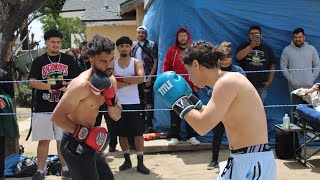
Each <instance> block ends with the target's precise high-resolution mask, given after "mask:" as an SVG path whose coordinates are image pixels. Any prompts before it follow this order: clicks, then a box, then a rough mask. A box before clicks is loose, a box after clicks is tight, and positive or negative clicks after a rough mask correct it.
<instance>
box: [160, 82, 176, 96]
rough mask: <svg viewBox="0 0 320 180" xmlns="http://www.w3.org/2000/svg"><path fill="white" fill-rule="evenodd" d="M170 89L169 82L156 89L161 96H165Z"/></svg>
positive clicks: (171, 86)
mask: <svg viewBox="0 0 320 180" xmlns="http://www.w3.org/2000/svg"><path fill="white" fill-rule="evenodd" d="M171 88H173V85H172V84H171V82H170V80H168V81H167V82H165V83H164V84H163V85H162V86H160V88H159V89H158V91H159V92H160V93H161V95H162V96H163V95H164V94H166V93H167V92H168V91H169V90H170V89H171Z"/></svg>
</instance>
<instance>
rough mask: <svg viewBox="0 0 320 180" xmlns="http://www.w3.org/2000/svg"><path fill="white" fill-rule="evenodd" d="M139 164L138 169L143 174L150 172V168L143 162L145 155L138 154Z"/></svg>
mask: <svg viewBox="0 0 320 180" xmlns="http://www.w3.org/2000/svg"><path fill="white" fill-rule="evenodd" d="M137 159H138V166H137V171H138V172H139V173H141V174H150V169H148V168H147V167H146V166H145V165H144V164H143V155H138V156H137Z"/></svg>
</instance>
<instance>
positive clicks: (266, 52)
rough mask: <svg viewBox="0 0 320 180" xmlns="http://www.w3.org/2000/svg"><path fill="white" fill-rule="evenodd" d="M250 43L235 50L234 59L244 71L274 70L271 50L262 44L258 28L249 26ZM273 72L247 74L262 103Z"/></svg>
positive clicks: (260, 32)
mask: <svg viewBox="0 0 320 180" xmlns="http://www.w3.org/2000/svg"><path fill="white" fill-rule="evenodd" d="M248 36H249V40H250V42H245V43H243V44H241V45H240V46H239V47H238V48H237V55H236V59H237V61H238V63H239V66H240V67H241V68H242V69H243V70H244V71H263V70H275V60H274V55H273V52H272V49H271V48H270V47H269V46H267V45H265V44H263V43H262V41H261V40H262V37H263V36H262V31H261V28H260V27H259V26H251V27H250V28H249V31H248ZM274 74H275V72H274V71H271V72H258V73H247V77H248V79H249V81H250V82H251V83H252V84H253V86H254V87H255V88H256V89H257V91H258V93H259V95H260V98H261V100H262V102H264V101H265V99H266V98H267V95H268V91H267V88H268V87H270V85H271V83H272V81H273V78H274Z"/></svg>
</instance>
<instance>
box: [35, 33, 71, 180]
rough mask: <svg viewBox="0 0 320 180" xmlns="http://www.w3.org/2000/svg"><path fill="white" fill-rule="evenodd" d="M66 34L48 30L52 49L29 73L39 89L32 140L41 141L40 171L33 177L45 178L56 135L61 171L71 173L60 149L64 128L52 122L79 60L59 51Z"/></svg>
mask: <svg viewBox="0 0 320 180" xmlns="http://www.w3.org/2000/svg"><path fill="white" fill-rule="evenodd" d="M62 37H63V36H62V34H61V33H60V32H59V31H57V30H49V31H47V32H46V33H45V34H44V39H45V44H46V46H47V49H48V51H47V53H45V54H43V55H42V56H39V57H37V58H36V59H35V60H34V61H33V63H32V66H31V70H30V74H29V80H30V82H29V84H30V86H31V87H32V88H35V89H36V100H35V102H36V103H35V113H36V114H34V115H33V116H32V140H33V141H39V143H38V149H37V158H38V171H37V172H36V173H35V175H34V176H33V177H32V179H33V180H38V179H39V180H40V179H44V166H45V162H46V159H47V156H48V150H49V143H50V140H53V139H55V140H56V141H57V151H58V154H59V159H60V161H61V164H62V171H61V175H62V176H64V177H68V176H69V171H68V167H67V165H66V163H65V161H64V159H63V158H62V156H61V153H60V140H61V137H62V133H63V130H62V129H61V128H60V127H58V126H56V125H54V124H53V123H52V122H51V115H52V111H53V110H54V108H55V106H56V105H57V103H58V102H59V100H60V98H61V97H62V95H63V93H64V92H65V91H66V90H67V88H66V86H67V84H68V82H67V81H68V79H72V78H74V77H75V76H76V69H75V67H76V64H75V61H74V60H73V59H72V57H71V56H69V55H66V54H64V53H60V52H59V50H60V48H61V39H62ZM64 79H66V80H64ZM33 80H42V81H33Z"/></svg>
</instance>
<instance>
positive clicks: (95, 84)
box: [89, 71, 112, 95]
mask: <svg viewBox="0 0 320 180" xmlns="http://www.w3.org/2000/svg"><path fill="white" fill-rule="evenodd" d="M89 84H90V88H91V91H92V92H93V93H94V94H95V95H99V94H101V92H102V91H103V90H105V89H108V88H110V87H111V86H112V83H111V81H110V79H109V77H108V76H107V75H105V74H103V73H102V72H99V71H97V72H96V73H95V74H93V75H92V77H91V79H90V81H89Z"/></svg>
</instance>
